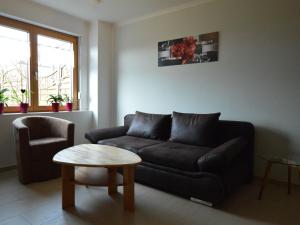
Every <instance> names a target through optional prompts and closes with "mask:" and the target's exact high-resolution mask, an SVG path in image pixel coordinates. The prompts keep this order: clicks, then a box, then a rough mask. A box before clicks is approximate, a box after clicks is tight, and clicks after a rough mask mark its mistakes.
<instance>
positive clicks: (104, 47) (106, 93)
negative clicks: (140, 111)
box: [89, 21, 114, 128]
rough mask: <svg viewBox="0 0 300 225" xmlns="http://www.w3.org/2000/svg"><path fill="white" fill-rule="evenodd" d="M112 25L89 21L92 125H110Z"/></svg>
mask: <svg viewBox="0 0 300 225" xmlns="http://www.w3.org/2000/svg"><path fill="white" fill-rule="evenodd" d="M113 44H114V26H113V24H111V23H108V22H103V21H93V22H91V23H90V35H89V50H90V51H89V54H90V58H89V59H90V61H89V70H90V80H89V85H90V86H89V87H90V90H89V94H90V95H89V96H90V98H89V107H90V110H92V111H93V118H94V119H93V124H94V127H102V128H103V127H109V126H111V125H112V107H113V106H112V104H113V103H112V94H113V93H112V80H113Z"/></svg>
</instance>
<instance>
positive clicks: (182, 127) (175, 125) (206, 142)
mask: <svg viewBox="0 0 300 225" xmlns="http://www.w3.org/2000/svg"><path fill="white" fill-rule="evenodd" d="M220 115H221V114H220V113H213V114H192V113H178V112H173V119H172V129H171V137H170V140H171V141H173V142H179V143H184V144H190V145H199V146H207V147H209V146H214V145H216V143H217V134H218V133H217V125H218V121H219V117H220Z"/></svg>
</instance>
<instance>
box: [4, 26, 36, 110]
mask: <svg viewBox="0 0 300 225" xmlns="http://www.w3.org/2000/svg"><path fill="white" fill-rule="evenodd" d="M29 58H30V43H29V34H28V33H27V32H24V31H20V30H17V29H11V28H8V27H5V26H0V88H1V89H2V88H7V89H8V90H9V92H8V95H9V96H10V100H9V102H8V105H9V106H17V105H19V103H18V102H17V101H14V100H13V99H12V98H18V97H19V98H20V99H21V89H29V82H28V78H29V71H30V70H29V69H30V68H29V65H30V63H29ZM16 95H18V96H16Z"/></svg>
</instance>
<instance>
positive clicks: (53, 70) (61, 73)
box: [37, 35, 74, 106]
mask: <svg viewBox="0 0 300 225" xmlns="http://www.w3.org/2000/svg"><path fill="white" fill-rule="evenodd" d="M37 40H38V87H39V105H40V106H45V105H48V103H47V99H48V98H49V95H58V94H61V95H64V94H67V95H68V96H70V97H71V96H72V84H73V82H72V79H73V67H74V52H73V43H71V42H67V41H63V40H58V39H55V38H51V37H46V36H43V35H38V39H37Z"/></svg>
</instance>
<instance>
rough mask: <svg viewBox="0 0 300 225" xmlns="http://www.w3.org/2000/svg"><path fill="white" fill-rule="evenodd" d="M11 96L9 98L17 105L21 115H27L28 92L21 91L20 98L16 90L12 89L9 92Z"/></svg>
mask: <svg viewBox="0 0 300 225" xmlns="http://www.w3.org/2000/svg"><path fill="white" fill-rule="evenodd" d="M11 93H12V96H11V98H12V99H13V100H14V101H15V102H17V103H19V104H20V105H19V108H20V112H21V113H27V112H28V108H29V103H28V102H29V91H28V90H26V89H21V97H20V95H19V94H18V92H17V90H15V89H14V88H13V89H12V91H11Z"/></svg>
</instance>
